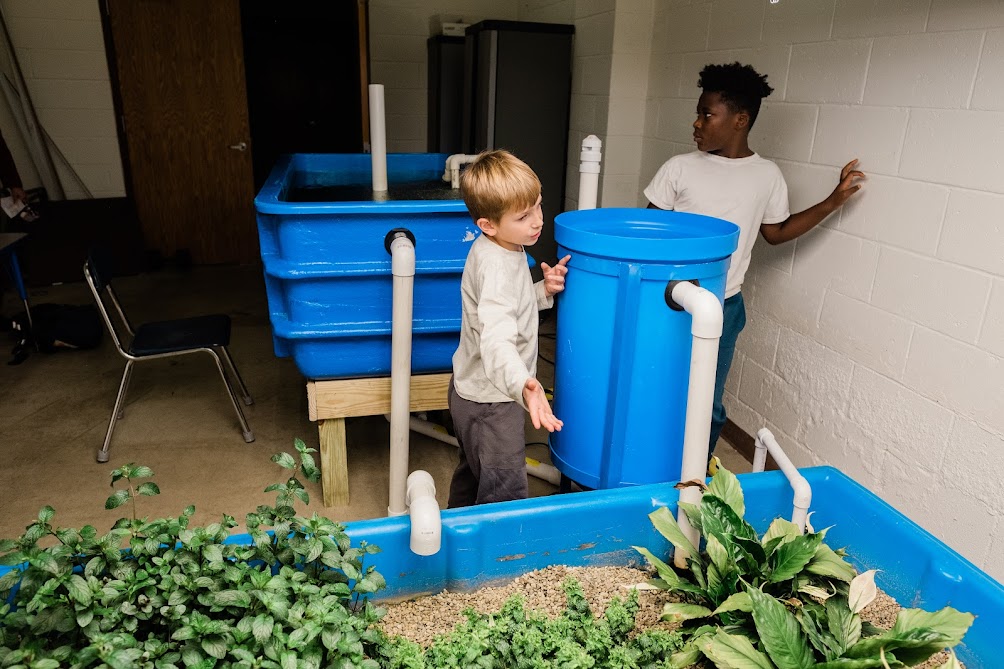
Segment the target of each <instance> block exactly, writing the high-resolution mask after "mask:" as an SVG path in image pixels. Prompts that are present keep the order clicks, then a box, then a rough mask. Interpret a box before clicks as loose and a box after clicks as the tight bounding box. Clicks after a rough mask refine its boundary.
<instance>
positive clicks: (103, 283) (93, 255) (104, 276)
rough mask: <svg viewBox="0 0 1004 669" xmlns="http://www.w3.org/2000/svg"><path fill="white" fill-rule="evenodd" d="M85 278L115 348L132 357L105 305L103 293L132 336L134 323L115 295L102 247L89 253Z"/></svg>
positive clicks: (85, 265) (85, 266)
mask: <svg viewBox="0 0 1004 669" xmlns="http://www.w3.org/2000/svg"><path fill="white" fill-rule="evenodd" d="M84 279H85V280H86V281H87V285H88V287H89V288H90V289H91V295H93V297H94V303H95V304H96V305H97V307H98V311H100V312H101V318H102V319H103V320H104V322H105V327H107V328H108V334H110V335H111V337H112V341H113V342H115V348H116V349H118V352H119V353H120V354H121V355H122V356H123V357H126V358H129V357H131V356H130V355H129V354H128V353H127V352H126V350H125V346H124V345H123V342H122V338H121V337H120V336H119V333H118V330H117V329H116V328H115V323H114V322H113V321H112V318H111V314H109V313H108V307H107V306H106V305H105V300H104V298H103V297H102V294H105V293H106V294H107V295H108V297H109V299H110V300H111V303H112V305H113V306H114V307H115V310H116V311H117V312H118V315H119V318H120V319H121V320H122V324H123V325H125V328H126V331H127V332H128V333H129V335H130V336H132V335H133V334H134V333H133V329H132V324H130V323H129V319H128V318H126V315H125V312H123V311H122V306H121V305H120V304H119V301H118V298H117V297H116V296H115V291H114V290H112V283H111V279H112V274H111V270H110V268H109V262H108V258H107V255H106V254H105V253H104V252H103V251H102V250H101V249H91V251H90V253H88V254H87V261H86V262H85V263H84Z"/></svg>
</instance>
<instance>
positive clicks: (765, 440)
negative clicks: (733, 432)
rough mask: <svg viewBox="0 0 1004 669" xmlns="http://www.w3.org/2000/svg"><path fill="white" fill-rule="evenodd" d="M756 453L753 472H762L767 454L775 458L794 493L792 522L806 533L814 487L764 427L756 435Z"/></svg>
mask: <svg viewBox="0 0 1004 669" xmlns="http://www.w3.org/2000/svg"><path fill="white" fill-rule="evenodd" d="M755 446H756V452H755V453H754V454H753V471H754V472H762V471H763V470H764V467H765V465H766V463H767V453H768V452H769V453H770V455H771V457H772V458H774V462H776V463H777V466H778V468H779V469H780V470H781V472H782V473H783V474H784V475H785V477H786V478H787V479H788V483H789V484H790V485H791V489H792V492H793V493H794V496H793V501H792V506H793V507H794V508H793V509H792V511H791V522H792V523H794V524H795V525H797V526H798V529H799V531H801V532H803V533H804V532H805V519H806V518H807V516H808V512H809V504H810V503H811V502H812V486H810V485H809V482H808V481H807V480H805V477H804V476H802V474H801V473H799V471H798V468H796V467H795V465H793V464H792V462H791V460H790V459H789V458H788V456H787V455H786V454H785V452H784V450H783V449H782V448H781V445H780V444H778V443H777V439H775V438H774V434H773V433H772V432H771V431H770V430H768V429H767V428H765V427H763V428H760V430H759V431H758V432H757V433H756V440H755Z"/></svg>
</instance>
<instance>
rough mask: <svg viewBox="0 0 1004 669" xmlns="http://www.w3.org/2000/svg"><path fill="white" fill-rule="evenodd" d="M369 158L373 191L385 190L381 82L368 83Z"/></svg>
mask: <svg viewBox="0 0 1004 669" xmlns="http://www.w3.org/2000/svg"><path fill="white" fill-rule="evenodd" d="M369 93H370V159H371V161H372V164H373V192H374V193H381V192H384V191H386V190H387V123H386V118H385V116H386V114H385V110H384V103H383V84H370V85H369Z"/></svg>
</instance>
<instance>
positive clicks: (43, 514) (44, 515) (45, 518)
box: [38, 506, 56, 523]
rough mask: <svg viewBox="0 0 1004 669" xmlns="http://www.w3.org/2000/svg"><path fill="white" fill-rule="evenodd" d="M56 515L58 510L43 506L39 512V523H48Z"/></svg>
mask: <svg viewBox="0 0 1004 669" xmlns="http://www.w3.org/2000/svg"><path fill="white" fill-rule="evenodd" d="M55 515H56V510H55V509H53V508H52V507H51V506H43V507H42V508H41V509H39V511H38V522H40V523H48V522H49V521H50V520H52V518H53V517H54V516H55Z"/></svg>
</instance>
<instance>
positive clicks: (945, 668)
mask: <svg viewBox="0 0 1004 669" xmlns="http://www.w3.org/2000/svg"><path fill="white" fill-rule="evenodd" d="M937 669H962V664H961V663H960V662H959V658H957V657H955V651H954V650H952V651H949V652H948V659H947V660H946V661H945V663H944V664H943V665H941V666H940V667H938V668H937Z"/></svg>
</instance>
